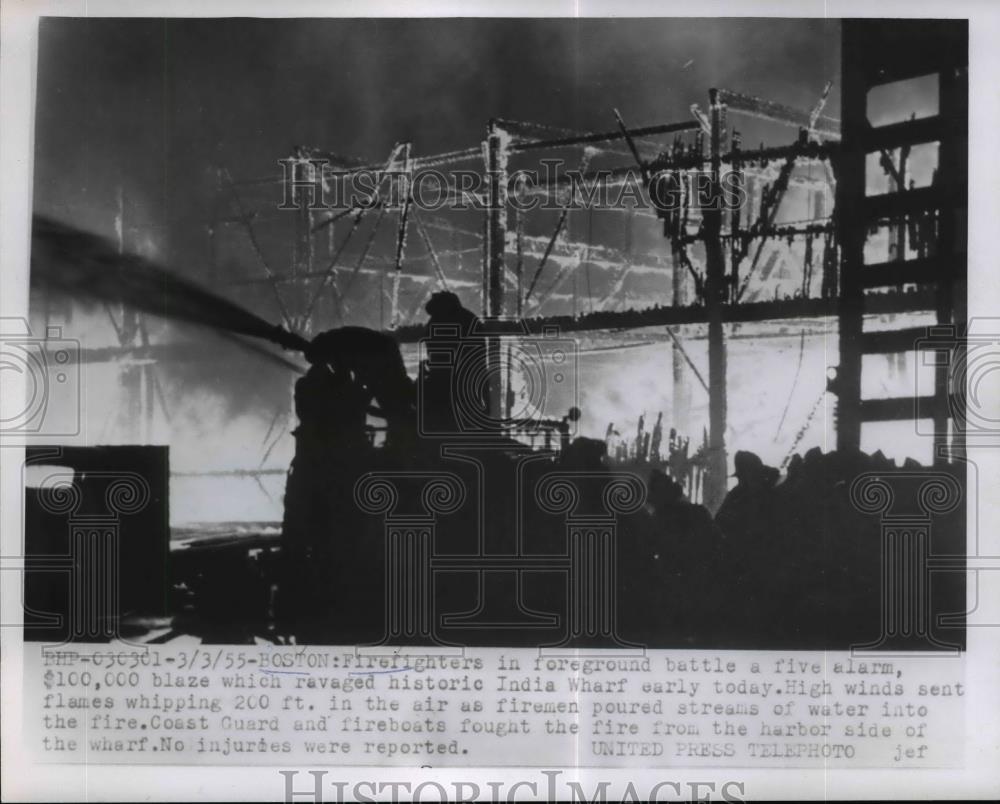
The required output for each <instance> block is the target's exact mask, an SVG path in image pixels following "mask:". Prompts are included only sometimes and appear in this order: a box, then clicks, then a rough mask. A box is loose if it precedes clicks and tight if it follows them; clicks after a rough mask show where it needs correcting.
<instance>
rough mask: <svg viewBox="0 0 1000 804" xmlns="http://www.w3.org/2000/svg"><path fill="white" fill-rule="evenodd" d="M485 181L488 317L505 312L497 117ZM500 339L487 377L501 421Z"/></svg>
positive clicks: (493, 412)
mask: <svg viewBox="0 0 1000 804" xmlns="http://www.w3.org/2000/svg"><path fill="white" fill-rule="evenodd" d="M486 181H487V187H488V206H487V215H488V219H487V220H488V222H487V233H488V253H487V260H486V317H487V318H489V319H497V318H499V317H500V316H502V315H503V302H504V287H503V280H504V251H505V249H506V240H507V198H506V188H507V150H506V137H505V135H504V132H503V131H502V130H501V129H500V128H499V126H497V124H496V121H495V120H491V121H490V123H489V130H488V135H487V139H486ZM500 359H501V356H500V338H499V337H497V336H491V337H489V338H488V339H487V343H486V361H487V376H488V377H489V415H490V418H491V419H493V420H495V421H498V420H500V419H501V418H502V416H503V389H502V380H503V377H502V371H501V366H500Z"/></svg>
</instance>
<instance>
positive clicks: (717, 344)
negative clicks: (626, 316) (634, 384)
mask: <svg viewBox="0 0 1000 804" xmlns="http://www.w3.org/2000/svg"><path fill="white" fill-rule="evenodd" d="M709 104H710V106H709V109H710V115H711V138H710V142H709V148H710V169H711V180H712V181H711V187H712V191H711V197H710V199H709V203H708V208H707V209H706V210H705V212H704V214H703V216H702V220H703V225H704V236H705V291H706V292H705V306H706V308H707V313H708V393H709V402H708V474H707V476H706V478H705V506H706V507H707V508H708V509H709V510H710V511H715V510H716V509H717V508H718V507H719V505H721V504H722V500H723V498H724V497H725V496H726V475H727V474H728V472H727V461H726V335H725V331H724V329H723V319H722V313H723V311H722V303H723V300H724V299H723V297H724V294H725V287H726V276H725V274H726V255H725V252H724V250H723V247H722V239H721V234H722V192H721V169H722V159H721V148H722V133H723V132H722V126H723V124H722V112H723V106H722V104H721V103H720V102H719V93H718V90H716V89H712V90H709Z"/></svg>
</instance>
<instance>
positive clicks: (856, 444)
mask: <svg viewBox="0 0 1000 804" xmlns="http://www.w3.org/2000/svg"><path fill="white" fill-rule="evenodd" d="M863 39H864V37H863V32H862V30H860V28H859V26H858V25H856V24H854V23H845V24H844V26H843V35H842V41H841V65H842V67H841V71H842V77H841V86H842V90H841V99H840V105H841V118H842V121H841V148H840V154H839V155H838V156H837V161H836V163H835V168H836V176H837V201H836V206H835V212H834V214H835V216H836V221H835V222H836V228H837V237H838V240H839V245H840V260H841V263H840V264H841V276H840V299H839V302H840V303H839V310H838V314H839V321H838V342H839V352H840V355H839V363H838V366H837V377H836V392H837V449H838V450H840V451H842V452H843V451H853V450H857V449H859V448H860V446H861V326H862V304H863V301H864V299H863V289H862V287H861V271H862V270H863V266H864V247H865V227H864V212H863V205H864V199H865V156H866V153H865V148H864V143H863V139H864V136H865V131H866V129H867V127H868V116H867V115H868V112H867V105H868V86H867V80H866V76H865V73H864V64H863V63H862V53H860V52H859V49H860V48H863V47H864V42H863Z"/></svg>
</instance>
